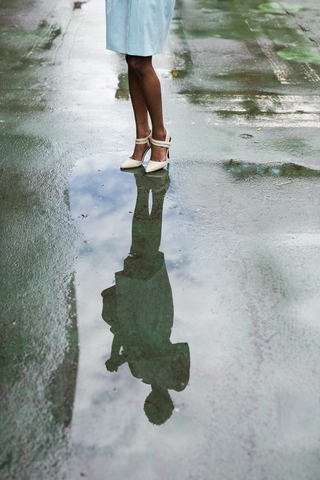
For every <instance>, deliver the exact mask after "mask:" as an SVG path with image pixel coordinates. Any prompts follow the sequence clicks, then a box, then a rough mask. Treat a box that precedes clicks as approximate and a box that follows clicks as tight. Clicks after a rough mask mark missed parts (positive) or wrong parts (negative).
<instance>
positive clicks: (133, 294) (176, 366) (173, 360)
mask: <svg viewBox="0 0 320 480" xmlns="http://www.w3.org/2000/svg"><path fill="white" fill-rule="evenodd" d="M140 260H142V259H139V258H130V257H128V258H127V259H126V260H125V262H124V266H125V270H124V271H121V272H118V273H116V275H115V278H116V285H115V286H114V287H111V288H110V289H107V290H104V292H102V296H103V298H104V302H103V304H104V310H103V318H104V320H105V321H106V322H107V323H109V325H111V326H112V328H111V332H112V333H113V334H114V335H115V337H117V341H118V343H119V345H120V344H121V347H122V352H121V355H120V357H122V358H121V360H122V359H123V360H124V361H127V362H128V364H129V367H130V370H131V373H132V375H133V376H134V377H136V378H141V379H142V381H143V382H144V383H147V384H150V385H157V386H158V387H161V388H165V389H173V390H177V391H181V390H183V389H184V388H185V386H186V384H187V382H188V378H189V368H188V366H189V360H188V359H189V348H188V345H187V344H186V343H178V344H174V345H173V344H172V343H171V342H170V340H169V339H170V335H171V328H172V325H173V300H172V292H171V286H170V283H169V278H168V274H167V270H166V266H165V262H164V256H163V253H161V252H158V254H157V256H156V258H155V262H154V265H153V267H154V272H155V273H154V275H153V276H152V277H150V278H146V277H145V278H136V274H138V277H139V276H140V277H141V276H142V275H143V273H146V270H140V268H139V266H141V265H139V264H140V263H142V262H140ZM130 264H131V265H130ZM130 267H131V268H130ZM137 267H138V268H137ZM129 268H130V270H129ZM119 360H120V358H119ZM119 363H122V361H120V362H119Z"/></svg>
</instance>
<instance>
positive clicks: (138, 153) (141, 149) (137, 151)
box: [130, 143, 150, 162]
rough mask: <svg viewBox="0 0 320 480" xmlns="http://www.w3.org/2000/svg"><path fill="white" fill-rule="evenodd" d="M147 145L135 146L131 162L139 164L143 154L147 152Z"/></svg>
mask: <svg viewBox="0 0 320 480" xmlns="http://www.w3.org/2000/svg"><path fill="white" fill-rule="evenodd" d="M149 148H150V147H149V145H147V144H146V143H144V144H143V145H135V147H134V151H133V154H132V155H131V157H130V158H131V159H132V160H136V161H137V162H141V160H142V158H143V156H144V154H145V152H146V151H147V150H149Z"/></svg>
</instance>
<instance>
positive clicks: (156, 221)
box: [149, 191, 165, 251]
mask: <svg viewBox="0 0 320 480" xmlns="http://www.w3.org/2000/svg"><path fill="white" fill-rule="evenodd" d="M164 196H165V191H162V192H159V193H154V192H153V193H152V210H151V215H150V220H149V228H150V230H152V233H153V235H152V237H153V241H154V242H155V243H154V245H153V248H154V249H155V248H156V249H157V251H158V250H159V248H160V243H161V230H162V210H163V202H164Z"/></svg>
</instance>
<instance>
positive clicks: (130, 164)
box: [120, 132, 151, 169]
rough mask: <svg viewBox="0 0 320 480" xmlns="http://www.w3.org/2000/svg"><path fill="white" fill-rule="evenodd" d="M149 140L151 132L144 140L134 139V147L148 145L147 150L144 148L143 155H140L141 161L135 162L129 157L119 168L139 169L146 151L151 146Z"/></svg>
mask: <svg viewBox="0 0 320 480" xmlns="http://www.w3.org/2000/svg"><path fill="white" fill-rule="evenodd" d="M150 138H151V132H150V134H149V135H148V136H147V137H145V138H136V145H144V144H146V145H148V148H146V150H145V152H144V153H143V155H142V158H141V160H140V161H139V160H135V159H134V158H131V157H128V158H127V160H125V161H124V162H123V164H122V165H121V166H120V168H121V169H124V168H136V167H140V165H142V164H143V161H144V157H145V156H146V155H147V153H148V151H149V150H150V148H151V145H150Z"/></svg>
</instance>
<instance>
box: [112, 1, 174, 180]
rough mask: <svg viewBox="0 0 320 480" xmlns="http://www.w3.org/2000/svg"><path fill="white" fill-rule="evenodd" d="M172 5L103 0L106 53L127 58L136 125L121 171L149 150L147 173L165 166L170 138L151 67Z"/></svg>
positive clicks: (139, 162)
mask: <svg viewBox="0 0 320 480" xmlns="http://www.w3.org/2000/svg"><path fill="white" fill-rule="evenodd" d="M174 3H175V0H106V16H107V49H109V50H113V51H115V52H119V53H125V54H126V61H127V64H128V77H129V89H130V96H131V102H132V106H133V111H134V117H135V122H136V144H135V148H134V152H133V154H132V156H131V157H129V158H127V160H125V161H124V162H123V164H122V165H121V168H135V167H139V166H140V165H142V163H143V160H144V158H145V156H146V154H147V152H148V151H149V149H150V148H151V157H150V160H149V163H148V165H147V168H146V172H147V173H149V172H154V171H156V170H160V169H162V168H164V167H165V166H166V165H167V163H168V158H169V147H170V144H171V137H170V135H169V132H168V131H167V130H166V129H165V128H164V125H163V114H162V100H161V86H160V81H159V78H158V77H157V74H156V72H155V71H154V69H153V66H152V55H154V54H156V53H161V52H162V51H163V49H164V45H165V41H166V37H167V34H168V30H169V25H170V21H171V18H172V14H173V9H174ZM148 113H149V115H150V118H151V124H152V132H151V130H150V127H149V121H148Z"/></svg>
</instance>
